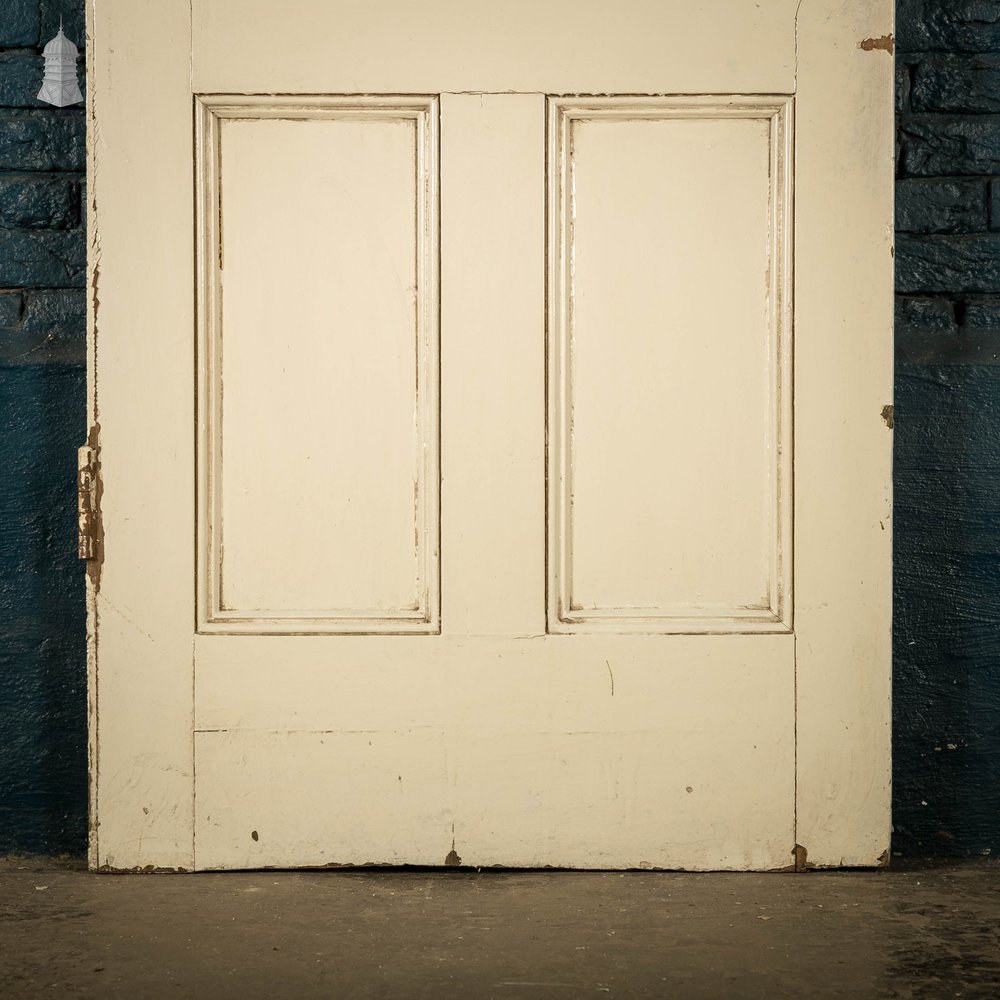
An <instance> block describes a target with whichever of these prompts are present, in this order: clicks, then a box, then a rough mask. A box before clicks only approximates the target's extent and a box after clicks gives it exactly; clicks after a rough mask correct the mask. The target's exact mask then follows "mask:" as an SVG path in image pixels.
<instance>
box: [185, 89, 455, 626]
mask: <svg viewBox="0 0 1000 1000" xmlns="http://www.w3.org/2000/svg"><path fill="white" fill-rule="evenodd" d="M194 102H195V159H196V167H195V176H196V181H197V183H196V231H197V253H196V257H197V317H198V336H197V345H198V350H197V361H196V367H197V379H198V392H197V411H198V412H197V443H198V446H197V448H196V455H197V460H196V465H197V473H196V475H197V498H198V499H197V519H198V527H197V536H198V566H197V572H196V589H197V608H198V620H197V630H198V631H199V632H201V633H222V634H252V635H281V634H294V635H302V634H305V635H308V634H340V635H369V634H390V635H391V634H404V635H436V634H439V633H440V631H441V615H440V590H441V587H440V580H441V572H440V544H439V538H440V477H439V472H438V469H439V463H440V459H439V454H440V411H439V406H438V395H439V386H440V365H439V343H440V303H439V277H438V269H439V253H438V245H439V238H440V235H439V231H440V211H439V195H438V182H439V175H438V131H439V101H438V98H437V96H434V95H427V96H424V95H416V96H414V95H405V96H395V95H309V94H294V95H271V94H259V95H244V94H195V95H194ZM240 120H242V121H248V120H249V121H255V120H256V121H263V120H295V121H324V120H348V121H367V122H386V121H389V122H396V121H412V122H414V123H415V126H416V150H415V157H414V170H415V190H416V192H417V197H416V241H417V242H416V247H415V257H416V262H417V289H418V295H417V302H418V305H417V336H416V354H417V356H416V368H417V387H416V398H417V405H416V416H417V441H418V443H422V445H423V446H422V447H418V461H417V468H416V470H415V482H416V502H415V511H414V514H415V536H416V539H417V543H418V559H417V568H418V575H417V581H416V582H417V590H418V601H417V606H416V607H415V608H399V609H381V608H379V609H342V608H330V609H326V610H324V611H308V612H306V611H295V610H292V611H288V610H284V609H263V610H258V609H249V610H246V609H238V608H235V609H234V608H228V607H225V605H224V604H223V600H222V572H221V567H222V542H221V532H220V531H219V530H218V527H217V526H219V525H221V523H222V517H223V512H222V508H221V495H222V490H221V488H220V478H219V477H220V475H221V472H222V435H221V431H222V417H221V401H222V393H221V391H220V390H219V389H218V384H219V380H220V375H221V340H222V307H221V295H220V268H221V253H222V242H223V235H222V232H221V227H222V206H221V197H220V193H221V191H222V186H223V176H222V162H221V125H222V123H223V122H225V121H240Z"/></svg>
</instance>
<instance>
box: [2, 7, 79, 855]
mask: <svg viewBox="0 0 1000 1000" xmlns="http://www.w3.org/2000/svg"><path fill="white" fill-rule="evenodd" d="M60 16H62V17H63V19H64V29H65V32H66V35H67V36H68V37H69V38H70V39H72V40H73V41H74V42H76V43H77V44H78V45H79V46H80V47H81V50H82V48H83V3H82V0H0V469H2V475H0V539H2V542H0V622H2V629H0V635H2V641H0V854H2V853H5V852H10V851H30V852H42V853H60V852H74V853H78V852H80V851H81V850H82V849H83V847H84V845H85V842H86V769H87V755H86V746H87V744H86V660H85V655H86V647H85V642H84V622H85V619H84V602H83V589H82V578H81V575H80V566H79V564H78V563H77V561H76V558H75V555H74V552H73V549H74V544H75V543H74V532H75V525H74V520H75V517H74V512H73V505H74V490H75V487H74V482H75V477H76V457H75V452H76V447H77V445H78V444H79V443H80V441H81V438H82V436H83V434H84V426H85V402H86V395H85V377H84V365H83V361H84V355H85V345H86V323H85V299H84V283H85V277H86V276H85V257H86V253H85V246H86V243H85V234H84V228H83V221H84V220H83V214H84V213H83V211H82V208H81V205H82V192H83V186H84V159H85V156H84V154H85V143H84V132H85V115H84V110H83V108H82V107H81V106H77V107H73V108H64V109H58V108H52V107H50V106H48V105H45V104H41V103H40V102H38V101H36V100H35V97H34V95H35V94H37V93H38V89H39V87H40V86H41V77H42V59H41V46H42V45H44V44H45V42H47V41H48V40H49V39H50V38H52V36H53V35H54V34H55V33H56V31H57V30H58V28H59V18H60ZM81 63H82V60H81ZM81 76H82V65H81Z"/></svg>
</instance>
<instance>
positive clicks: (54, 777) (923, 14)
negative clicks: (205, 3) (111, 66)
mask: <svg viewBox="0 0 1000 1000" xmlns="http://www.w3.org/2000/svg"><path fill="white" fill-rule="evenodd" d="M0 2H2V9H0V468H2V470H3V475H2V476H0V533H2V534H0V537H2V539H3V544H2V545H0V620H2V621H3V623H4V626H5V629H6V631H5V634H4V636H3V640H4V641H3V642H2V643H0V853H4V852H9V851H37V852H49V853H54V852H59V851H76V852H79V851H82V850H83V848H84V844H85V829H86V816H85V813H86V793H85V785H86V734H85V710H86V709H85V704H86V700H85V647H84V608H83V586H82V573H81V571H80V567H79V564H78V563H77V562H76V559H75V547H74V531H75V526H74V514H73V504H74V500H73V496H74V482H75V467H76V466H75V462H76V458H75V451H76V446H77V445H78V444H79V443H80V441H81V440H82V437H83V433H84V427H85V418H84V414H85V389H84V384H85V380H84V369H83V357H84V342H85V322H84V292H83V285H84V248H85V238H84V232H83V220H82V212H81V202H82V197H81V196H82V191H83V185H84V176H83V170H84V128H85V119H84V112H83V110H82V109H81V108H79V107H77V108H67V109H62V110H57V109H54V108H49V107H47V106H45V105H41V104H39V103H38V102H36V101H35V100H34V97H33V95H34V94H35V93H37V91H38V87H39V85H40V79H41V59H40V51H41V50H40V47H41V45H42V44H44V42H45V41H47V40H48V39H49V38H51V37H52V35H54V34H55V32H56V30H57V28H58V24H59V17H60V15H62V16H63V17H64V18H65V30H66V34H67V35H68V36H69V37H70V38H71V39H72V40H73V41H74V42H76V43H77V44H78V45H79V46H80V48H81V50H82V48H83V25H82V20H83V3H82V0H0ZM814 2H815V0H814ZM897 44H898V51H897V67H898V73H897V81H898V112H899V114H898V135H899V181H898V185H899V186H898V201H897V227H898V236H897V250H896V263H897V291H898V297H897V344H896V349H897V385H896V473H895V481H896V504H895V537H896V578H895V604H896V611H895V642H894V670H895V684H894V741H895V768H894V775H895V796H894V799H895V801H894V812H895V824H896V837H895V841H894V850H895V851H896V852H897V853H901V854H911V855H912V854H920V853H951V854H970V853H971V854H975V853H979V854H981V853H984V852H987V851H990V850H994V851H1000V780H998V775H1000V0H899V4H898V26H897Z"/></svg>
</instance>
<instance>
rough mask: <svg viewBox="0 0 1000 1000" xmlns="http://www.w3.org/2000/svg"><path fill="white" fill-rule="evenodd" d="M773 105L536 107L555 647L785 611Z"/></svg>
mask: <svg viewBox="0 0 1000 1000" xmlns="http://www.w3.org/2000/svg"><path fill="white" fill-rule="evenodd" d="M790 118H791V102H790V101H788V100H780V101H775V100H774V99H773V98H752V97H751V98H736V97H734V98H695V99H686V100H685V99H678V98H673V99H670V98H668V99H657V98H648V99H637V98H626V97H623V98H607V99H603V100H589V101H588V100H586V99H573V100H558V99H557V100H553V101H552V102H551V116H550V134H551V136H552V146H551V153H550V176H549V190H550V204H551V205H552V206H553V209H552V219H551V228H550V260H551V261H552V264H553V271H552V277H551V281H550V285H549V292H550V299H549V319H550V333H551V339H550V355H549V357H550V363H549V379H550V381H549V399H550V404H551V408H550V427H549V440H550V466H549V484H550V508H549V511H550V513H549V537H550V563H549V568H550V599H551V604H550V619H549V626H550V629H551V630H553V631H579V630H588V629H610V630H635V631H655V632H686V631H760V630H780V631H785V630H787V629H788V628H789V624H790V620H791V616H790V608H791V530H790V525H791V520H790V510H791V490H792V482H791V313H790V303H791V284H790V273H791V272H790V267H789V254H790V249H791V209H790V206H791V190H792V180H791V169H790V168H791V162H790V161H791V152H790V151H791V144H790V125H791V122H790Z"/></svg>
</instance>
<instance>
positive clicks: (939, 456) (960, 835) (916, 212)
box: [893, 0, 1000, 855]
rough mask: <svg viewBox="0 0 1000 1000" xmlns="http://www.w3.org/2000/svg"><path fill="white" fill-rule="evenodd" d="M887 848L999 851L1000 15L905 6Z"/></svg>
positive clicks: (932, 1)
mask: <svg viewBox="0 0 1000 1000" xmlns="http://www.w3.org/2000/svg"><path fill="white" fill-rule="evenodd" d="M896 40H897V54H896V68H897V72H896V79H897V98H896V108H897V119H898V151H899V157H898V171H897V174H898V178H897V196H896V229H897V237H896V265H897V271H896V291H897V298H896V361H897V369H896V423H895V426H896V455H895V476H894V478H895V566H896V569H895V614H894V644H893V645H894V655H893V669H894V683H893V702H894V705H893V716H894V725H893V741H894V754H895V761H894V768H893V772H894V782H895V789H894V796H893V799H894V801H893V821H894V826H895V837H894V841H893V849H894V851H895V852H897V853H898V854H904V855H906V854H909V855H921V854H957V855H968V854H985V853H990V852H994V853H997V852H1000V180H998V178H1000V0H897V38H896Z"/></svg>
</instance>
